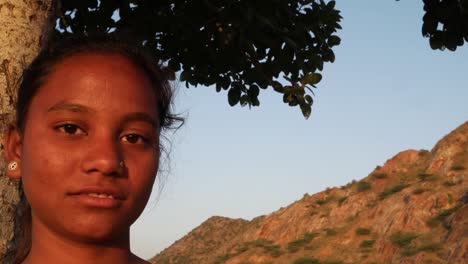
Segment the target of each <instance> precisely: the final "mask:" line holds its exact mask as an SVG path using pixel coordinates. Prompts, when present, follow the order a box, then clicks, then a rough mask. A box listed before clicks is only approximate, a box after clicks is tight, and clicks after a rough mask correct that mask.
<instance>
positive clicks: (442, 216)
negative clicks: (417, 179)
mask: <svg viewBox="0 0 468 264" xmlns="http://www.w3.org/2000/svg"><path fill="white" fill-rule="evenodd" d="M458 209H459V206H458V205H457V206H454V207H452V208H450V209H445V210H442V211H441V212H440V213H439V214H437V215H436V216H434V217H433V218H431V219H429V220H428V221H427V224H428V225H429V226H430V227H435V226H437V225H438V224H440V223H444V222H445V220H446V219H447V217H449V216H450V215H451V214H453V213H454V212H455V211H457V210H458Z"/></svg>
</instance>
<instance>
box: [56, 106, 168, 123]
mask: <svg viewBox="0 0 468 264" xmlns="http://www.w3.org/2000/svg"><path fill="white" fill-rule="evenodd" d="M47 111H48V112H60V111H70V112H74V113H95V112H96V110H94V109H92V108H89V107H87V106H85V105H81V104H75V103H68V102H60V103H58V104H55V105H53V106H52V107H50V108H49V109H48V110H47ZM132 121H143V122H146V123H149V124H150V125H151V126H153V127H154V128H158V127H159V122H157V121H156V120H155V119H154V118H153V117H151V116H150V115H149V114H147V113H144V112H134V113H129V114H127V115H125V117H124V118H123V120H122V123H128V122H132Z"/></svg>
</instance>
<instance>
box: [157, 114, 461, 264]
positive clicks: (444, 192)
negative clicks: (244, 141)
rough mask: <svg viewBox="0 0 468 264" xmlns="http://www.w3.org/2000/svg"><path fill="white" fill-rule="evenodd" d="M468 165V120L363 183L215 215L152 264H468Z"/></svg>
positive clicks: (401, 156) (402, 154)
mask: <svg viewBox="0 0 468 264" xmlns="http://www.w3.org/2000/svg"><path fill="white" fill-rule="evenodd" d="M467 167H468V122H467V123H465V124H463V125H461V126H460V127H458V128H457V129H456V130H454V131H453V132H451V133H450V134H449V135H447V136H446V137H444V138H443V139H442V140H440V141H439V142H438V143H437V144H436V146H435V147H434V148H433V150H431V151H425V150H421V151H417V150H407V151H403V152H400V153H398V154H397V155H396V156H395V157H393V158H391V159H389V160H388V161H387V162H386V163H385V164H384V165H383V166H382V167H379V166H378V167H377V168H376V169H375V170H374V171H373V172H371V173H370V174H369V175H368V176H367V177H366V178H364V179H362V180H361V181H359V182H353V183H350V184H348V185H346V186H343V187H340V188H329V189H327V190H326V191H323V192H320V193H317V194H315V195H304V196H303V197H302V199H300V200H299V201H296V202H294V203H292V204H291V205H289V206H288V207H286V208H282V209H280V210H278V211H276V212H273V213H271V214H270V215H267V216H262V217H259V218H256V219H253V220H252V221H245V220H240V219H237V220H232V219H226V218H220V217H215V218H210V219H208V220H207V221H206V222H205V223H203V224H202V225H200V226H199V227H197V228H196V229H194V230H193V231H192V232H190V233H189V234H188V235H186V236H185V237H184V238H182V239H181V240H179V241H177V242H175V243H174V244H173V245H172V246H171V247H169V248H167V249H166V250H164V251H163V252H161V253H160V254H158V255H157V256H156V257H154V258H153V259H152V260H151V261H152V262H153V263H158V264H165V263H197V264H198V263H200V264H204V263H210V264H211V263H227V264H234V263H244V264H246V263H281V264H282V263H294V261H295V260H297V259H299V258H301V257H303V258H307V257H308V258H315V259H317V260H318V261H320V263H468V239H467V237H468V220H467V219H468V204H467V202H468V194H467V191H468V189H467V184H466V174H467ZM327 261H328V262H327ZM333 261H335V262H333ZM340 261H341V262H340ZM304 263H305V262H304ZM310 263H312V261H311V260H310Z"/></svg>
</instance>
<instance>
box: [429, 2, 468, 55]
mask: <svg viewBox="0 0 468 264" xmlns="http://www.w3.org/2000/svg"><path fill="white" fill-rule="evenodd" d="M423 2H424V11H425V14H424V17H423V26H422V34H423V36H424V37H428V38H429V44H430V45H431V48H432V49H440V50H444V49H445V48H447V49H449V50H451V51H455V50H456V49H457V47H458V46H463V44H464V42H468V0H423Z"/></svg>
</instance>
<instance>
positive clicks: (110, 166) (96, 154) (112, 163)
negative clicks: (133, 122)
mask: <svg viewBox="0 0 468 264" xmlns="http://www.w3.org/2000/svg"><path fill="white" fill-rule="evenodd" d="M84 147H85V148H84V156H83V159H82V162H81V167H82V170H83V171H84V172H85V173H87V174H90V173H97V174H102V175H104V176H114V177H117V176H122V175H123V174H124V172H125V165H124V164H125V163H124V158H123V155H122V151H121V148H120V145H119V144H118V141H117V140H115V139H114V138H113V137H109V136H101V137H97V136H96V137H95V138H94V139H90V140H89V141H88V142H87V144H86V146H84Z"/></svg>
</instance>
